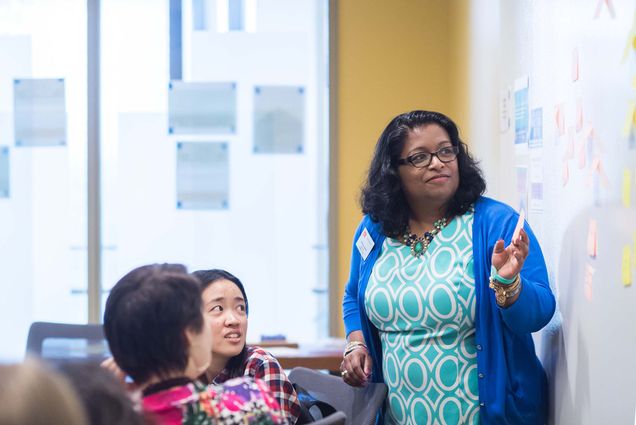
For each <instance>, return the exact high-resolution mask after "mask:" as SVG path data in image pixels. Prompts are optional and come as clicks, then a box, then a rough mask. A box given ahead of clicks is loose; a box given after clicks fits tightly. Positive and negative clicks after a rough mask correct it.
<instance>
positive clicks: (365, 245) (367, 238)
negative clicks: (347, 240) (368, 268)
mask: <svg viewBox="0 0 636 425" xmlns="http://www.w3.org/2000/svg"><path fill="white" fill-rule="evenodd" d="M373 245H375V242H373V239H371V235H369V232H368V231H367V229H366V227H365V228H364V230H363V231H362V233H361V234H360V237H359V238H358V240H357V241H356V247H357V248H358V251H360V255H361V256H362V259H363V260H366V259H367V257H368V256H369V253H370V252H371V250H372V249H373Z"/></svg>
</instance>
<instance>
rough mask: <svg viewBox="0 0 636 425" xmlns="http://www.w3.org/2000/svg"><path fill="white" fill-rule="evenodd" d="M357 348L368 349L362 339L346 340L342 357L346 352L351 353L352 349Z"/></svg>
mask: <svg viewBox="0 0 636 425" xmlns="http://www.w3.org/2000/svg"><path fill="white" fill-rule="evenodd" d="M358 348H364V349H365V350H369V349H368V348H367V345H366V344H365V343H364V342H362V341H351V342H348V343H347V345H346V347H345V349H344V351H343V353H342V357H346V356H347V354H349V353H351V352H352V351H355V350H357V349H358Z"/></svg>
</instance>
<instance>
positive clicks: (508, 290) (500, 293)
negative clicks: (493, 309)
mask: <svg viewBox="0 0 636 425" xmlns="http://www.w3.org/2000/svg"><path fill="white" fill-rule="evenodd" d="M488 286H489V287H490V288H491V289H493V290H494V291H495V300H497V304H499V305H500V306H502V305H505V304H506V301H508V299H510V298H512V297H514V296H515V295H517V294H518V293H519V291H520V290H521V278H520V277H519V275H517V277H516V279H515V280H514V282H512V283H511V284H510V285H504V284H502V283H500V282H497V281H495V280H494V279H490V285H488Z"/></svg>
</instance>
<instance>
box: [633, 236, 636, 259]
mask: <svg viewBox="0 0 636 425" xmlns="http://www.w3.org/2000/svg"><path fill="white" fill-rule="evenodd" d="M633 252H634V267H636V232H634V250H633Z"/></svg>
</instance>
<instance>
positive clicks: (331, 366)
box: [264, 338, 347, 374]
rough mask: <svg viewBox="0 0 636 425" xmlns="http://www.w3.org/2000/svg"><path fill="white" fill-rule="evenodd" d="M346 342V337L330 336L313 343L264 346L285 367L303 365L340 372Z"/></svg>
mask: <svg viewBox="0 0 636 425" xmlns="http://www.w3.org/2000/svg"><path fill="white" fill-rule="evenodd" d="M346 343H347V342H346V340H344V339H340V338H330V339H328V340H324V341H317V342H313V343H299V344H285V345H286V346H275V345H269V344H266V347H264V348H265V350H267V351H269V352H270V353H271V354H272V355H273V356H274V357H276V358H277V359H278V362H279V363H280V364H281V366H282V367H283V368H284V369H293V368H295V367H299V366H302V367H306V368H309V369H323V370H328V371H329V372H330V373H333V374H339V373H340V363H341V362H342V352H343V350H344V347H345V345H346Z"/></svg>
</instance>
